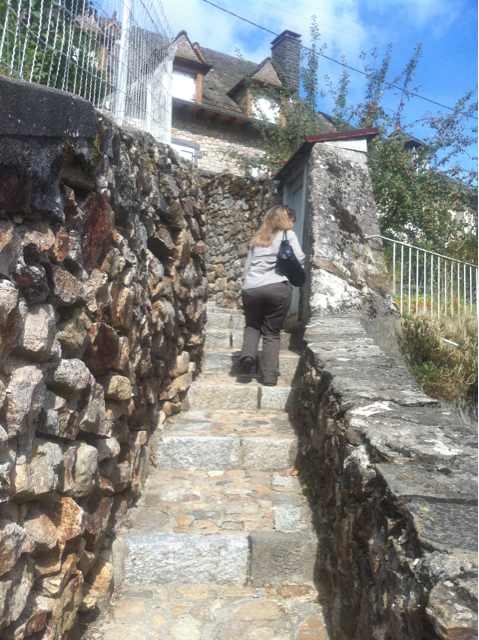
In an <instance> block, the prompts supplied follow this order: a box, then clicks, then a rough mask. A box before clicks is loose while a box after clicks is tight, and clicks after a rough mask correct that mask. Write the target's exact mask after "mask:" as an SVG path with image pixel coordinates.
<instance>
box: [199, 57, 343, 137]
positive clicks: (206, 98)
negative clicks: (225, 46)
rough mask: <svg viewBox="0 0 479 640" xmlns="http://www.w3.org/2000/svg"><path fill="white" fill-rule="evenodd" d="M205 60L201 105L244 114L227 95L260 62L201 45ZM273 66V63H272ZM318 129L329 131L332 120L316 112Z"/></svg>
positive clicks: (332, 126)
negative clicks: (207, 65) (208, 67)
mask: <svg viewBox="0 0 479 640" xmlns="http://www.w3.org/2000/svg"><path fill="white" fill-rule="evenodd" d="M201 52H202V53H203V55H204V57H205V60H206V62H207V63H208V64H210V65H211V67H212V68H211V69H210V71H208V73H207V74H206V76H205V79H204V84H203V105H204V106H206V107H208V108H209V109H211V110H218V111H226V112H230V113H233V114H239V115H243V116H244V115H245V114H244V112H243V111H242V109H241V108H240V106H239V105H238V104H237V103H236V102H235V101H234V100H233V99H232V98H230V96H229V95H228V93H229V91H231V89H232V88H233V87H234V86H236V85H237V84H238V83H239V82H240V81H241V80H244V79H246V78H248V77H251V76H253V75H254V74H255V72H256V71H257V70H258V69H259V68H260V66H261V64H262V63H260V64H258V63H257V62H252V61H251V60H245V59H243V58H239V57H236V56H230V55H227V54H226V53H221V52H220V51H215V50H214V49H207V48H206V47H201ZM273 66H274V65H273ZM317 117H318V131H331V130H332V129H334V128H335V127H334V125H333V122H332V120H331V119H330V118H328V116H326V114H322V113H318V114H317Z"/></svg>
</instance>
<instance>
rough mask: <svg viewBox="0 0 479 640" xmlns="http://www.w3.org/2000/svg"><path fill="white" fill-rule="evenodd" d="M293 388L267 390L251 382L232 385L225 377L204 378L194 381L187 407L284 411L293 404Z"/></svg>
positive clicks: (271, 388) (285, 386)
mask: <svg viewBox="0 0 479 640" xmlns="http://www.w3.org/2000/svg"><path fill="white" fill-rule="evenodd" d="M292 393H293V392H292V387H290V386H288V385H284V386H280V385H279V386H276V387H267V386H263V385H261V384H259V383H257V382H256V381H255V380H252V381H250V382H248V383H241V382H233V381H232V380H231V379H230V378H228V376H222V377H216V378H215V377H211V376H205V377H202V378H200V379H199V380H197V381H195V382H194V383H193V384H192V385H191V388H190V391H189V394H188V401H187V405H188V406H189V407H190V408H192V409H210V410H215V409H222V408H224V409H225V410H231V409H238V410H241V409H243V410H248V411H255V410H259V409H264V410H269V411H271V410H274V411H285V410H286V409H287V408H288V407H289V405H290V403H291V402H292Z"/></svg>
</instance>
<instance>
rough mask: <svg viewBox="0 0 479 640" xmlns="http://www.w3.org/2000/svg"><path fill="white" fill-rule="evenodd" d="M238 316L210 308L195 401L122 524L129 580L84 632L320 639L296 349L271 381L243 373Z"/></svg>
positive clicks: (223, 639) (95, 639) (92, 635)
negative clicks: (296, 411)
mask: <svg viewBox="0 0 479 640" xmlns="http://www.w3.org/2000/svg"><path fill="white" fill-rule="evenodd" d="M241 324H242V320H241V317H240V316H239V315H236V314H235V315H230V314H227V313H226V312H221V311H219V310H216V311H211V312H210V313H209V317H208V331H207V345H206V348H207V352H206V356H205V362H204V371H203V373H202V374H201V376H200V377H199V379H198V380H197V381H195V383H194V384H193V386H192V388H191V390H190V394H189V404H190V407H191V408H190V409H189V410H188V411H185V412H183V413H181V414H180V415H178V416H176V418H175V419H173V420H171V422H170V423H169V424H168V425H167V427H166V429H165V431H164V432H163V434H162V436H161V439H160V441H159V444H158V449H157V452H156V457H157V463H158V464H157V467H156V468H155V469H152V470H151V472H150V476H149V478H148V481H147V484H146V487H145V491H144V493H143V496H142V498H141V501H140V503H139V504H138V506H137V507H136V508H135V509H133V510H132V511H131V512H130V514H129V516H128V519H127V522H125V530H124V532H123V535H122V539H123V541H124V542H125V543H126V545H127V547H128V550H129V551H128V555H127V561H126V569H125V580H124V583H123V585H122V588H121V590H119V592H118V593H117V594H115V597H114V599H113V601H112V606H111V607H110V610H109V611H108V612H107V613H106V614H105V615H104V616H103V617H102V618H101V619H100V620H99V621H97V622H95V623H93V624H90V626H89V627H88V628H87V629H86V631H85V632H84V634H83V636H82V637H83V638H85V640H100V639H103V640H118V639H119V638H121V637H125V636H126V634H131V635H132V636H134V637H136V638H138V640H140V638H144V639H145V640H149V639H151V640H239V639H241V640H327V633H326V630H325V626H324V621H323V616H322V611H321V607H320V604H319V603H318V598H317V593H316V591H315V588H314V585H313V583H312V573H313V568H314V563H315V557H316V551H317V550H316V538H315V535H314V533H313V532H312V530H311V524H310V520H311V517H310V512H309V508H308V504H307V500H306V497H305V496H304V495H303V491H302V488H301V486H300V483H299V480H298V478H297V475H296V471H295V469H294V460H295V457H296V437H295V435H294V432H293V430H292V428H291V426H290V423H289V419H288V415H287V413H286V411H285V407H286V406H287V403H288V402H289V401H291V400H290V395H291V386H290V385H291V381H292V379H293V376H294V371H295V369H296V365H297V362H298V356H297V355H296V354H295V353H293V352H291V351H289V350H288V349H287V340H288V336H287V335H285V337H284V338H283V345H284V346H283V351H282V355H281V378H280V382H279V385H278V386H277V387H262V386H261V385H260V384H259V383H258V382H257V380H256V379H254V378H253V379H251V380H247V379H245V378H241V376H238V374H237V364H238V363H237V350H238V347H239V344H240V334H241Z"/></svg>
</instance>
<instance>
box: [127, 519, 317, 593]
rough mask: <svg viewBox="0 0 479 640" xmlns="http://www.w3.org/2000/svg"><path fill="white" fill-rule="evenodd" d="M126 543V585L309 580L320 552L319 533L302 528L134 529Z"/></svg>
mask: <svg viewBox="0 0 479 640" xmlns="http://www.w3.org/2000/svg"><path fill="white" fill-rule="evenodd" d="M122 542H123V544H124V545H125V547H126V557H125V567H124V582H125V585H127V586H133V585H141V584H167V583H175V584H185V583H195V582H196V583H215V584H238V585H245V584H252V585H254V586H258V587H261V586H265V585H268V584H278V583H281V582H293V583H300V584H301V583H304V582H307V583H310V582H312V581H313V573H314V566H315V560H316V552H317V549H316V547H317V541H316V540H315V537H314V536H313V535H312V534H309V533H305V532H303V531H300V532H278V531H257V532H252V533H250V534H249V535H247V534H242V535H241V534H236V533H233V534H231V533H230V534H224V533H220V534H191V533H162V532H158V531H156V530H155V529H154V527H148V528H147V529H145V530H142V529H141V528H137V527H135V529H132V530H130V531H127V532H126V533H124V534H123V536H122Z"/></svg>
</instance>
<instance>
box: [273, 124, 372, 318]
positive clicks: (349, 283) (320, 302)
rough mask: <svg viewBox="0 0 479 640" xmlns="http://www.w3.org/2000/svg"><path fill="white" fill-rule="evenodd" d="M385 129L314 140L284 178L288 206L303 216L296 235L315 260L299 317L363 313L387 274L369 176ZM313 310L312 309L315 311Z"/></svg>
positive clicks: (297, 307) (296, 305)
mask: <svg viewBox="0 0 479 640" xmlns="http://www.w3.org/2000/svg"><path fill="white" fill-rule="evenodd" d="M377 134H378V130H377V129H356V130H351V131H331V132H326V133H322V134H320V135H317V136H313V137H308V138H306V140H305V142H304V143H303V144H302V145H301V147H300V148H299V149H298V150H297V152H296V153H295V154H294V155H293V156H292V157H291V158H290V159H289V160H288V162H287V163H286V164H285V165H284V167H283V168H282V169H281V170H280V171H279V172H278V174H277V175H276V180H277V181H278V183H279V188H280V190H281V194H282V201H283V203H284V204H287V205H288V206H290V207H291V208H293V209H294V210H295V211H296V216H297V219H296V225H295V231H296V234H297V236H298V239H299V240H300V242H301V244H302V245H303V247H304V249H305V253H306V255H307V257H308V264H307V272H308V283H307V286H306V287H305V288H304V289H303V295H302V296H301V298H300V292H299V290H295V297H294V298H293V304H292V312H293V313H296V314H297V315H298V316H299V317H300V318H301V317H308V315H309V313H310V312H311V311H313V312H321V311H324V312H334V311H342V310H345V309H347V308H349V307H358V306H359V305H360V303H361V299H362V294H363V293H364V292H365V291H366V290H367V289H368V287H369V286H370V285H371V280H372V279H374V275H375V274H376V275H377V274H378V272H379V271H382V269H383V259H382V245H381V243H380V241H378V240H371V239H368V237H369V236H374V235H378V234H379V226H378V219H377V211H376V205H375V201H374V196H373V190H372V185H371V180H370V176H369V170H368V162H367V155H368V143H369V141H370V140H371V139H372V138H374V137H375V136H376V135H377ZM311 307H312V308H311Z"/></svg>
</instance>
